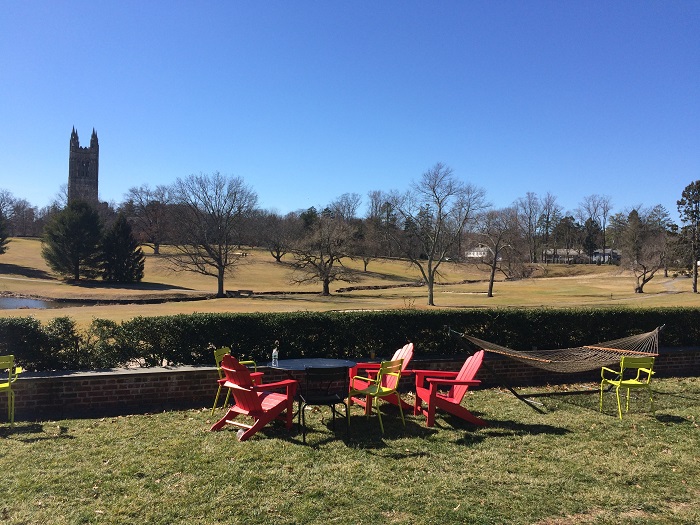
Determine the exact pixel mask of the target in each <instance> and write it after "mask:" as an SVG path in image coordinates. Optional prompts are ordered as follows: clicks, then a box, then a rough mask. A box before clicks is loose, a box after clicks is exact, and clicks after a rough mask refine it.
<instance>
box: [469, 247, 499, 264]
mask: <svg viewBox="0 0 700 525" xmlns="http://www.w3.org/2000/svg"><path fill="white" fill-rule="evenodd" d="M464 255H465V257H466V258H467V259H481V260H482V261H485V260H491V259H492V258H493V252H492V251H491V248H489V247H488V246H486V245H485V244H481V243H479V245H477V246H474V247H473V248H471V249H469V250H467V251H466V252H464ZM498 260H499V261H500V260H501V256H500V255H499V256H498Z"/></svg>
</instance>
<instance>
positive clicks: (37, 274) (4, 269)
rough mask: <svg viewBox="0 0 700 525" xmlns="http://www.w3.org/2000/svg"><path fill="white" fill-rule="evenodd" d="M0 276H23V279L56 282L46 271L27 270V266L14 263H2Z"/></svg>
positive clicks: (0, 264)
mask: <svg viewBox="0 0 700 525" xmlns="http://www.w3.org/2000/svg"><path fill="white" fill-rule="evenodd" d="M0 274H8V275H21V276H22V277H27V278H29V279H45V280H51V281H55V280H56V279H55V278H54V277H53V276H52V275H51V274H50V273H48V272H47V271H46V270H40V269H38V268H27V267H26V266H20V265H18V264H12V263H0Z"/></svg>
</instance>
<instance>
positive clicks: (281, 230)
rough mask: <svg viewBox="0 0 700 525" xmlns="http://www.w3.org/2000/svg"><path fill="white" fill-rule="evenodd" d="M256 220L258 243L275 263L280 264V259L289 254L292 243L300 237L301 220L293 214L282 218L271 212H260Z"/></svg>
mask: <svg viewBox="0 0 700 525" xmlns="http://www.w3.org/2000/svg"><path fill="white" fill-rule="evenodd" d="M258 220H259V228H260V229H259V231H258V237H259V239H260V242H261V243H262V245H263V246H265V248H266V249H267V251H269V252H270V255H272V257H273V258H274V259H275V261H277V262H278V263H281V262H282V257H284V256H285V255H286V254H287V253H289V252H290V250H291V249H292V247H293V246H294V242H295V241H296V240H297V239H298V238H299V237H301V230H302V227H301V220H300V219H299V217H298V215H296V214H294V213H288V214H287V215H285V216H284V217H282V216H281V215H279V214H277V213H275V212H271V211H263V212H261V213H260V216H259V217H258Z"/></svg>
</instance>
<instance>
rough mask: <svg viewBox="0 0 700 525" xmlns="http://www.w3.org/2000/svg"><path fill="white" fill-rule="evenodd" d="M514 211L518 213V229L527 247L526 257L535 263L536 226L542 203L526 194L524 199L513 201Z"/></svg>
mask: <svg viewBox="0 0 700 525" xmlns="http://www.w3.org/2000/svg"><path fill="white" fill-rule="evenodd" d="M515 209H516V211H517V213H518V227H519V228H520V233H521V235H522V236H523V238H524V239H525V242H526V243H527V247H528V255H529V259H530V262H531V263H535V262H537V254H538V252H539V250H538V249H537V244H538V242H539V235H538V229H539V228H538V226H539V219H540V216H541V215H542V203H541V202H540V199H539V197H537V195H536V194H535V193H532V192H530V191H529V192H527V194H526V195H525V197H521V198H519V199H518V200H517V201H515Z"/></svg>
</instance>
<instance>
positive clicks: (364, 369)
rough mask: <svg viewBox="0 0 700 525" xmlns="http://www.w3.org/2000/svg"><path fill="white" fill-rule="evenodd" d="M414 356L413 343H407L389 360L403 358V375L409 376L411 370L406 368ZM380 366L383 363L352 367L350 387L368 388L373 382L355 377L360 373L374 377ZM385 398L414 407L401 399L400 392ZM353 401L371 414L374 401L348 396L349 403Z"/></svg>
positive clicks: (356, 388) (408, 408)
mask: <svg viewBox="0 0 700 525" xmlns="http://www.w3.org/2000/svg"><path fill="white" fill-rule="evenodd" d="M412 357H413V343H408V344H407V345H404V346H403V347H402V348H399V349H398V350H397V351H396V352H394V355H393V356H392V358H391V359H389V361H398V360H399V359H403V366H402V367H401V376H407V375H410V374H411V373H412V371H411V370H406V368H407V367H408V363H409V362H410V361H411V358H412ZM380 366H381V363H357V364H356V365H355V366H353V367H352V368H351V369H350V388H351V389H353V388H354V389H355V390H363V389H365V388H367V387H368V386H369V385H370V384H371V383H368V382H367V381H362V380H360V379H354V378H355V376H357V375H358V374H360V375H365V376H367V377H369V378H374V377H375V376H376V375H377V372H378V371H379V367H380ZM353 379H354V381H353ZM387 380H388V379H387ZM384 386H386V385H384ZM383 399H384V400H385V401H388V402H389V403H393V404H394V405H397V406H398V404H399V403H401V406H402V407H403V408H404V409H406V410H410V409H411V408H412V407H411V405H409V404H408V403H406V402H405V401H404V400H403V399H401V396H399V394H398V393H396V394H391V395H390V396H387V397H385V398H383ZM353 403H357V404H358V405H360V406H361V407H365V413H366V414H370V413H371V412H372V403H365V399H363V398H359V397H350V398H348V404H349V405H352V404H353Z"/></svg>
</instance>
